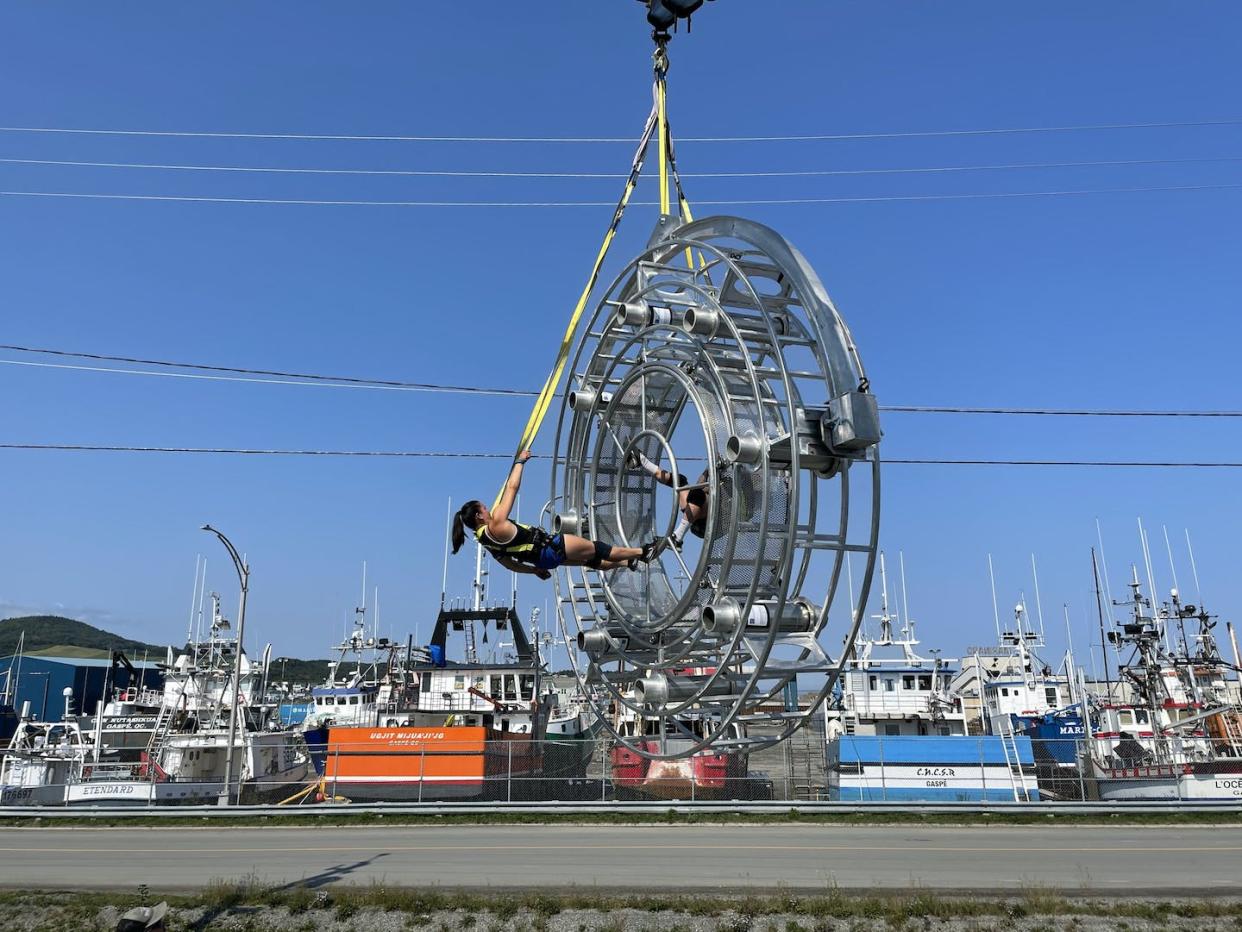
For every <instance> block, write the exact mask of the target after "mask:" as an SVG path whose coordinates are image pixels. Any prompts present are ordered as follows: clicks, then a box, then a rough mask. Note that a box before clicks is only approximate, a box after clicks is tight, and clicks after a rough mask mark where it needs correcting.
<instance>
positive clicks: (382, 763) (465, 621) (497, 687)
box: [313, 605, 551, 801]
mask: <svg viewBox="0 0 1242 932" xmlns="http://www.w3.org/2000/svg"><path fill="white" fill-rule="evenodd" d="M476 628H477V629H478V630H476ZM489 630H490V632H491V633H492V634H494V635H495V636H496V637H497V638H500V637H503V636H507V637H508V638H509V641H508V642H507V643H502V644H497V645H494V649H493V650H492V657H491V658H490V659H488V660H486V661H485V660H481V659H480V657H479V653H480V652H479V649H478V645H479V643H480V642H481V643H483V644H486V643H487V640H488V637H489ZM453 632H456V633H459V634H461V635H462V636H463V640H464V645H465V647H464V657H463V659H462V660H460V661H450V660H448V640H449V635H450V633H453ZM504 648H508V650H504ZM497 655H499V656H497ZM539 677H540V668H539V663H538V661H537V658H536V656H535V651H534V649H533V648H532V646H531V642H530V641H529V640H528V638H527V636H526V632H525V630H524V628H523V626H522V622H521V620H520V619H519V618H518V615H517V612H516V610H515V609H514V608H513V607H512V606H505V607H490V608H485V607H483V606H481V605H476V606H475V607H472V608H465V607H447V608H445V607H442V608H441V609H440V611H439V613H438V615H437V616H436V622H435V627H434V629H433V632H432V636H431V641H430V643H429V644H428V645H426V646H425V647H420V648H417V649H415V648H413V647H412V645H411V646H408V647H407V648H406V649H405V650H404V651H402V650H400V649H396V648H394V647H393V646H392V645H389V650H388V661H387V662H386V664H385V665H384V666H383V667H382V668H381V670H380V675H379V677H378V679H377V680H376V681H374V682H372V681H371V680H369V679H368V678H366V677H361V678H360V679H359V680H358V681H357V682H355V683H352V684H350V685H346V686H341V687H330V688H327V689H325V690H324V691H320V690H318V689H317V690H315V691H313V692H314V693H315V694H316V697H317V699H322V700H324V702H323V703H322V704H317V705H316V712H318V711H319V710H320V709H325V710H326V709H328V708H329V706H328V705H327V700H329V699H331V706H330V708H331V711H332V713H333V714H332V715H326V716H325V715H324V714H323V713H319V714H318V715H317V716H316V722H317V723H318V727H322V728H324V729H325V730H326V740H325V744H324V748H325V756H324V771H323V775H324V784H325V788H326V789H327V790H328V791H329V792H330V793H331V794H332V795H333V796H337V795H340V796H344V797H346V798H348V799H351V800H357V801H363V800H366V801H388V800H392V801H410V800H418V801H426V800H443V799H475V798H483V797H491V798H497V797H499V798H513V797H518V796H531V795H534V794H535V793H536V792H537V789H538V786H539V781H540V779H541V778H542V775H543V747H542V741H543V738H544V734H545V728H546V725H547V721H548V714H549V711H550V708H551V702H550V700H548V698H547V697H546V696H541V695H540V691H539ZM342 700H344V701H342Z"/></svg>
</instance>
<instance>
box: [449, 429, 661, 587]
mask: <svg viewBox="0 0 1242 932" xmlns="http://www.w3.org/2000/svg"><path fill="white" fill-rule="evenodd" d="M529 459H530V451H529V450H524V451H522V452H521V453H519V454H518V456H517V459H516V460H515V461H514V463H513V469H512V471H511V472H510V473H509V479H508V481H507V482H506V483H505V489H504V492H502V493H501V496H500V504H499V505H497V506H496V509H495V510H494V511H491V510H489V509H488V508H487V506H486V505H484V504H483V503H482V502H481V501H479V500H478V499H474V500H472V501H468V502H466V504H464V505H462V506H461V510H459V511H458V512H457V514H456V515H454V516H453V553H456V552H457V551H458V550H460V549H461V546H462V544H464V543H465V542H466V531H465V528H469V529H470V530H471V531H472V532H473V534H474V536H475V539H476V540H478V542H479V545H480V546H481V547H482V548H483V549H484V550H486V551H487V552H488V553H490V554H491V555H492V556H493V557H495V558H496V560H497V561H498V562H499V563H500V565H501V566H503V567H504V568H505V569H508V570H512V571H513V572H515V573H533V574H534V575H535V576H538V577H539V578H540V579H549V578H550V577H551V576H552V572H551V571H552V570H554V569H556V568H557V567H558V566H589V567H591V568H592V569H597V570H615V569H617V568H618V567H621V566H628V567H629V568H630V569H636V568H637V567H638V564H639V563H645V562H647V561H649V560H650V559H651V554H652V552H653V551H654V549H655V543H654V542H652V543H650V544H647V545H646V546H644V547H642V548H639V547H613V546H611V545H610V544H604V543H600V542H599V541H593V540H587V539H586V538H585V537H578V536H577V535H576V534H556V535H549V534H548V532H547V531H545V530H544V529H543V528H541V527H534V526H532V525H529V524H519V523H518V522H517V521H514V520H513V519H511V518H510V517H509V512H510V510H511V509H512V508H513V502H514V500H515V499H516V498H517V493H518V488H519V487H520V486H521V484H522V467H523V466H525V465H526V461H527V460H529Z"/></svg>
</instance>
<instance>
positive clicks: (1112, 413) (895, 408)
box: [881, 405, 1242, 417]
mask: <svg viewBox="0 0 1242 932" xmlns="http://www.w3.org/2000/svg"><path fill="white" fill-rule="evenodd" d="M881 410H883V411H891V412H895V413H899V414H1004V415H1030V416H1052V417H1242V411H1159V410H1134V409H1118V408H1099V409H1089V408H997V407H966V406H960V405H952V406H950V405H939V406H937V405H881Z"/></svg>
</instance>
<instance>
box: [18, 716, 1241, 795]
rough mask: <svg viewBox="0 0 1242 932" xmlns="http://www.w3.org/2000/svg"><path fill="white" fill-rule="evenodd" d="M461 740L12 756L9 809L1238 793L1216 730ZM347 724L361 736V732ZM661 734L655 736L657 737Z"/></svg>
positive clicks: (1236, 764)
mask: <svg viewBox="0 0 1242 932" xmlns="http://www.w3.org/2000/svg"><path fill="white" fill-rule="evenodd" d="M479 732H480V737H479V738H478V739H477V740H470V739H463V738H461V737H459V736H457V735H455V734H454V730H453V729H440V730H436V729H420V730H418V732H417V733H416V734H413V733H410V730H409V729H376V730H375V731H374V732H373V733H372V734H370V735H367V736H366V739H367V740H362V741H359V740H355V741H350V742H346V741H340V742H332V741H331V740H329V742H328V743H327V744H324V745H319V746H312V747H311V748H310V750H311V757H312V759H313V763H314V766H313V767H310V766H303V767H301V768H300V769H299V768H296V767H293V768H284V769H282V766H281V762H280V761H279V760H278V759H276V758H269V759H268V760H269V772H268V773H265V774H261V775H259V776H257V777H252V776H251V774H250V772H249V770H248V769H247V767H248V763H247V762H244V761H236V762H235V779H234V780H233V781H232V783H231V785H230V786H228V787H226V786H225V783H224V781H223V778H222V777H221V776H220V773H221V771H222V768H221V767H219V766H216V767H215V768H214V769H212V768H211V767H210V766H208V762H205V761H203V762H201V763H203V764H204V768H203V769H202V770H200V771H199V775H198V776H196V775H194V774H193V773H189V774H186V773H169V772H167V771H166V770H164V769H163V768H159V767H154V768H153V767H149V766H148V765H147V763H146V762H145V760H139V761H131V762H124V763H121V762H107V763H94V764H92V763H90V762H89V761H87V762H79V763H78V764H77V765H76V766H75V765H74V762H73V761H71V760H66V761H59V762H57V761H52V762H49V761H47V760H41V761H35V760H31V761H29V762H23V765H22V766H15V765H14V763H13V762H12V761H6V763H5V766H4V770H3V773H4V785H3V786H2V787H0V805H3V806H40V805H45V806H64V805H68V806H115V805H131V806H139V807H146V806H166V805H203V804H211V803H215V802H219V801H222V800H231V801H234V802H239V803H243V804H248V803H279V802H288V803H291V804H299V803H319V802H328V801H332V802H338V803H343V804H344V803H355V804H370V803H383V802H396V803H435V802H488V801H492V802H497V803H507V802H513V803H520V802H558V801H559V802H566V803H590V802H605V803H607V802H623V801H634V800H636V801H648V802H651V801H656V802H658V801H661V800H668V801H670V802H677V803H686V802H696V801H703V802H708V801H734V800H737V801H776V802H781V801H788V802H799V801H806V802H811V801H816V802H819V801H840V802H842V803H860V802H861V803H877V802H878V803H893V804H895V805H899V804H902V803H918V802H927V803H935V802H963V803H965V802H973V803H991V802H995V803H1015V802H1016V803H1038V802H1063V801H1087V802H1090V801H1100V802H1119V803H1124V802H1128V801H1134V802H1151V801H1162V802H1177V801H1184V802H1199V801H1202V802H1207V801H1237V802H1242V756H1240V755H1238V754H1237V753H1236V750H1237V749H1235V748H1232V747H1217V746H1216V745H1215V744H1213V743H1212V742H1211V741H1210V740H1203V739H1185V738H1168V739H1154V738H1144V739H1142V740H1139V739H1135V738H1130V737H1128V736H1119V737H1112V738H1100V737H1096V738H1092V739H1087V740H1082V739H1074V738H1058V739H1046V740H1041V739H1032V738H1028V737H1025V736H1021V735H1019V736H1013V735H1007V736H995V735H988V736H982V735H981V736H953V737H947V736H944V737H938V736H895V735H890V736H862V735H840V736H836V737H834V738H833V740H831V741H826V740H825V736H824V732H823V729H822V726H820V727H814V726H812V727H808V728H805V729H803V730H801V731H799V732H796V733H795V734H794V735H793V737H791V738H790V739H788V740H786V741H784V742H781V743H780V744H776V745H773V746H771V747H769V748H765V749H762V750H753V751H751V752H750V753H749V754H741V753H737V752H733V753H710V752H707V753H700V754H696V755H694V756H693V757H690V758H685V759H681V760H670V761H653V760H650V759H648V758H646V757H643V756H642V755H640V754H637V753H635V752H634V751H633V750H631V749H630V748H628V747H626V746H625V745H623V744H619V743H616V742H614V741H613V740H611V739H609V738H608V737H607V736H606V735H596V736H589V735H588V736H583V737H580V738H576V739H572V740H563V741H545V742H532V741H529V740H522V739H515V740H510V741H484V740H482V735H483V734H485V733H484V732H483V730H482V729H479ZM355 737H356V736H355ZM653 740H658V739H653Z"/></svg>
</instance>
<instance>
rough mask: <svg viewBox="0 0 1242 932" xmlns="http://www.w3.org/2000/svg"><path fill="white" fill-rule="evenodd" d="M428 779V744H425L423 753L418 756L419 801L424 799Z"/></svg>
mask: <svg viewBox="0 0 1242 932" xmlns="http://www.w3.org/2000/svg"><path fill="white" fill-rule="evenodd" d="M426 780H427V745H425V744H424V745H423V747H422V753H421V754H420V755H419V756H418V801H419V802H420V803H421V802H422V801H423V784H424V783H425V782H426Z"/></svg>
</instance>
